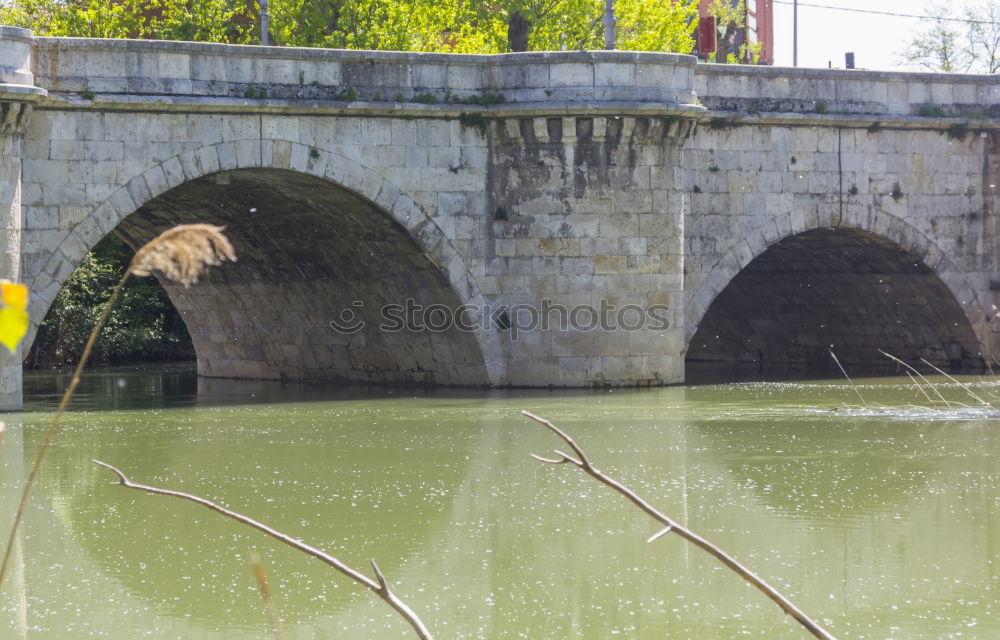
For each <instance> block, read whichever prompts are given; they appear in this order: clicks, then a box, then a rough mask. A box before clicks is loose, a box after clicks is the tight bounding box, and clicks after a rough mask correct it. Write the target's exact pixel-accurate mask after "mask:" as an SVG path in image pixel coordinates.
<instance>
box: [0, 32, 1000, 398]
mask: <svg viewBox="0 0 1000 640" xmlns="http://www.w3.org/2000/svg"><path fill="white" fill-rule="evenodd" d="M0 56H2V57H3V62H2V64H0V81H2V84H0V93H2V95H0V107H2V110H0V145H2V146H3V150H4V153H3V158H5V159H6V160H4V162H3V163H0V194H3V198H4V199H3V203H4V204H3V207H2V208H0V211H2V212H4V213H3V223H2V225H0V230H2V232H3V235H2V240H3V242H2V249H3V251H2V252H0V264H2V269H3V273H2V274H0V275H2V276H3V277H8V278H15V279H19V280H22V281H24V282H26V283H27V284H28V285H29V286H30V288H31V290H32V302H31V305H32V306H31V312H32V317H33V319H34V321H35V322H38V321H40V320H41V318H43V317H44V314H45V311H46V310H47V309H48V307H49V305H50V304H51V302H52V300H53V299H54V298H55V295H56V293H57V292H58V290H59V288H60V287H61V286H62V284H63V282H64V281H65V279H66V278H67V277H68V275H69V273H70V272H71V271H72V269H73V268H74V266H75V265H76V264H78V263H79V261H80V260H81V259H82V257H83V256H84V255H85V253H86V252H87V251H88V250H89V249H90V248H91V247H93V246H94V244H96V243H97V242H98V241H99V240H100V239H101V238H102V237H103V236H104V235H106V234H107V233H117V234H118V235H120V236H122V237H123V238H125V239H126V240H128V241H129V242H131V243H132V244H134V245H135V244H139V243H141V242H143V241H144V240H146V239H148V238H149V237H151V236H152V234H154V233H156V232H157V231H159V230H162V229H164V228H166V227H168V226H171V225H173V224H176V223H178V222H183V221H193V220H195V219H198V220H204V221H214V222H217V223H220V224H225V225H227V227H228V228H229V229H230V233H231V234H232V236H233V238H234V241H235V242H236V244H237V251H238V253H239V254H240V257H241V260H240V262H239V263H238V264H237V265H234V266H230V267H227V268H224V269H220V270H218V271H216V272H213V274H212V276H210V277H209V278H208V279H207V280H206V282H204V283H202V285H200V286H199V287H196V288H192V289H187V290H184V289H175V288H172V287H169V286H168V292H169V293H170V295H171V299H172V300H173V301H174V303H175V304H176V305H177V307H178V308H179V309H180V310H181V312H182V315H183V317H184V318H185V321H186V323H187V325H188V329H189V331H190V332H191V334H192V338H193V340H194V343H195V348H196V351H197V353H198V361H199V365H198V366H199V371H200V372H201V373H202V374H203V375H206V376H223V377H244V378H272V379H333V380H343V381H351V382H378V383H404V384H447V385H463V384H465V385H494V386H593V385H656V384H667V383H675V382H680V381H682V380H684V377H685V359H686V357H687V356H688V355H689V349H688V345H689V343H691V341H692V338H694V337H695V335H696V333H697V332H698V330H699V327H700V326H701V325H702V323H703V321H706V322H707V323H708V324H707V325H706V326H708V327H709V328H708V329H707V330H708V331H716V329H714V328H718V330H719V331H723V332H724V333H725V334H726V335H725V336H723V338H727V337H728V339H731V340H732V341H733V343H732V344H725V343H724V341H722V342H718V343H713V344H714V345H715V346H714V347H713V349H714V350H710V351H705V350H701V351H699V353H701V354H702V355H703V356H705V357H711V358H723V359H726V360H727V361H728V360H739V359H740V358H743V357H745V356H744V355H742V354H745V353H746V351H745V350H740V349H738V348H735V346H734V345H735V343H736V342H742V341H745V340H747V339H751V340H756V341H757V342H759V343H760V344H763V345H769V346H767V347H766V349H763V351H761V352H762V353H763V352H764V351H766V352H767V353H768V356H767V357H768V358H772V359H773V358H778V357H784V358H793V359H794V358H796V357H799V355H801V353H802V352H801V350H800V351H795V349H794V348H792V347H789V344H786V343H785V342H782V339H781V338H782V336H785V335H788V334H789V331H788V327H789V326H790V324H791V325H795V324H796V323H799V324H800V320H801V315H796V314H797V313H800V312H801V310H798V311H796V309H797V307H798V306H801V305H800V304H798V303H794V302H793V303H788V304H787V305H785V307H781V303H780V302H774V303H768V304H772V305H773V306H772V307H767V308H765V309H764V311H765V313H764V317H766V316H767V313H766V312H767V311H768V309H771V310H774V311H775V315H777V316H781V317H783V318H786V320H785V322H786V324H785V325H780V324H777V325H776V324H774V323H773V322H771V323H768V322H758V323H757V324H756V325H755V327H756V328H754V329H753V330H752V331H750V332H749V334H748V332H747V331H746V330H745V329H741V328H740V326H739V323H738V322H737V323H733V322H730V323H729V324H726V323H722V324H720V323H719V321H717V320H713V316H717V315H718V314H719V313H722V314H723V315H731V316H739V315H741V314H743V313H747V312H746V311H745V310H744V309H743V307H746V306H748V305H753V304H757V305H758V307H759V306H760V300H761V299H763V298H765V297H768V296H770V297H768V299H772V298H773V296H771V294H770V293H769V294H768V295H767V296H765V295H764V294H760V295H757V294H754V293H752V292H754V291H760V288H759V286H758V285H752V284H750V285H740V284H739V282H737V281H736V280H735V279H736V278H737V276H738V274H740V273H741V271H744V270H745V269H747V268H748V266H750V265H751V263H753V262H754V261H755V260H756V259H758V258H759V257H761V256H765V258H764V262H763V263H761V264H764V265H765V266H766V268H763V270H762V269H761V268H758V267H760V264H758V266H757V267H754V268H751V270H750V272H748V273H758V272H764V273H775V274H776V275H775V276H774V277H773V278H772V279H773V280H774V282H779V281H780V282H789V283H794V282H798V281H801V280H802V277H801V276H799V275H796V274H797V273H799V271H801V270H803V269H808V270H811V271H810V273H814V272H815V271H816V269H817V268H818V267H817V264H819V263H821V262H823V261H822V260H812V261H809V260H805V259H797V260H799V262H798V264H792V263H791V262H794V260H793V259H792V258H791V257H788V256H796V255H798V256H801V255H804V254H803V252H802V251H798V252H796V251H792V250H789V251H786V252H785V253H781V254H780V255H785V256H786V258H785V259H784V260H776V259H773V255H779V254H770V253H769V252H771V251H772V250H777V249H776V247H779V245H781V243H782V241H784V240H786V239H788V238H795V237H798V236H800V235H801V234H804V233H806V232H810V231H812V230H822V229H831V228H832V229H843V230H850V231H851V232H856V233H864V234H870V235H871V236H872V238H875V239H877V241H874V240H873V241H872V242H862V241H861V240H859V239H858V238H857V237H855V236H853V235H850V234H848V236H845V237H847V238H848V239H847V240H844V239H843V238H842V237H841V236H837V235H834V236H829V237H828V238H827V239H826V240H822V239H821V240H817V241H815V243H807V244H806V245H802V246H808V247H812V248H815V247H825V248H824V249H823V251H825V252H826V253H825V254H823V255H825V256H826V257H827V258H828V259H829V260H828V261H831V262H833V263H838V262H837V260H836V255H837V251H840V250H849V248H850V247H854V248H857V247H862V246H863V247H868V249H865V250H864V251H862V250H860V249H859V250H858V251H860V253H858V254H857V255H860V256H861V258H860V259H861V260H865V261H870V262H872V263H873V264H884V265H890V264H891V265H892V266H891V267H890V266H886V267H885V268H886V270H887V273H888V272H891V275H892V276H893V278H901V279H903V280H904V281H905V282H902V283H901V284H900V286H899V287H898V288H897V289H896V290H897V291H899V292H900V293H899V294H898V295H897V298H906V299H908V300H910V299H918V298H921V296H920V295H918V294H919V292H920V291H922V290H923V289H925V288H929V290H930V291H931V292H932V293H931V298H927V297H926V296H924V297H923V298H921V299H919V300H917V302H915V303H914V305H911V306H910V307H907V308H908V309H910V311H909V314H910V315H918V316H920V318H922V320H921V323H922V324H920V327H922V328H920V329H912V330H911V331H909V333H907V332H899V335H896V336H895V338H894V339H898V340H902V341H904V342H906V341H907V340H909V342H907V344H910V346H913V347H914V349H916V350H917V351H921V350H922V351H921V352H922V353H923V352H926V353H927V354H929V355H930V357H933V358H936V359H937V360H938V361H939V362H944V361H946V360H947V361H948V362H951V361H952V360H954V359H955V358H954V357H953V356H954V355H955V349H956V347H954V344H957V345H958V349H959V352H958V355H959V357H958V360H959V361H961V362H964V363H965V366H971V363H974V362H976V361H977V357H980V355H981V354H982V353H985V352H986V351H988V349H989V344H990V337H991V335H992V334H991V321H990V319H989V318H990V317H991V316H990V309H991V305H992V304H994V303H996V302H997V301H996V294H995V290H996V289H997V288H998V287H997V285H995V283H996V281H997V280H998V279H1000V278H998V277H997V276H996V275H995V272H996V255H997V251H996V247H995V246H994V243H995V240H994V239H995V238H996V218H995V213H994V210H995V201H994V197H995V196H994V191H995V185H996V184H997V180H998V179H1000V176H998V175H997V171H998V170H997V167H998V162H997V161H996V157H997V144H996V140H997V135H998V134H997V129H998V126H997V125H998V122H997V121H995V120H994V119H993V110H994V105H995V104H996V103H997V91H996V80H995V78H993V77H979V76H935V75H919V74H877V73H866V72H854V73H845V72H837V71H827V70H823V71H816V70H801V69H796V70H790V69H774V68H760V67H731V66H726V65H698V64H697V63H696V61H695V60H694V59H693V58H690V57H687V56H679V55H670V54H651V53H628V52H559V53H527V54H506V55H499V56H464V55H444V54H415V53H393V52H370V51H329V50H318V49H306V50H303V49H286V48H277V47H246V46H229V45H212V44H199V43H179V42H149V41H130V40H87V39H62V38H37V37H33V36H32V35H31V33H30V32H27V31H24V30H21V29H13V28H0ZM827 240H829V241H827ZM795 246H798V245H795ZM830 247H833V248H832V249H831V248H830ZM793 249H794V246H793ZM866 251H868V252H869V253H866ZM813 253H815V252H813ZM805 254H810V252H809V251H806V252H805ZM768 255H771V256H772V257H771V258H767V257H766V256H768ZM890 257H891V258H893V259H895V260H897V262H892V260H890ZM901 260H910V261H915V262H917V263H919V264H920V265H921V269H922V270H921V271H920V279H918V280H914V279H912V278H910V276H908V275H906V274H907V272H906V270H905V269H901V267H900V264H901V263H900V262H899V261H901ZM790 261H791V262H790ZM776 265H783V266H781V267H780V268H779V267H778V266H776ZM810 265H811V266H810ZM755 269H756V271H755ZM855 275H856V274H855ZM860 277H867V276H860ZM876 277H877V274H876ZM845 278H847V275H846V272H845V273H840V274H832V275H831V274H827V275H826V276H824V278H818V279H816V282H817V283H819V282H822V283H824V284H823V287H825V288H824V291H826V292H828V295H823V296H822V299H823V300H825V301H828V302H831V305H832V306H831V307H830V310H829V311H825V312H824V313H825V314H827V315H828V316H829V318H830V319H831V321H833V320H836V319H838V318H839V319H840V320H836V321H837V322H839V323H840V325H838V326H839V328H838V329H837V331H841V330H843V331H841V333H839V334H838V333H837V332H836V331H834V332H833V335H841V334H842V333H844V331H848V329H846V328H845V327H847V326H848V325H847V324H844V323H845V322H847V321H846V320H843V318H846V317H853V318H857V317H859V316H858V315H857V314H858V313H869V314H871V315H870V317H871V318H872V320H871V322H870V323H868V325H877V324H879V323H881V322H884V321H885V319H886V318H888V317H889V316H888V315H886V314H887V313H888V312H887V311H886V310H885V309H880V308H879V307H878V305H875V304H874V303H873V302H871V301H873V300H875V299H877V298H878V296H877V295H875V293H876V292H877V291H876V290H875V289H871V290H870V291H869V290H867V289H866V291H868V293H866V294H865V295H863V296H858V297H852V294H851V291H852V290H854V289H855V287H851V286H849V282H850V280H849V279H845ZM908 278H909V279H908ZM765 280H767V277H766V276H765ZM751 281H753V278H750V279H749V280H746V282H751ZM757 281H760V278H758V279H757ZM918 281H919V282H922V283H929V284H927V287H917V286H915V285H914V283H915V282H918ZM731 283H736V284H734V286H736V287H737V289H736V290H733V291H730V293H729V294H726V295H725V296H723V295H722V294H723V292H724V291H725V290H726V289H727V287H728V286H729V285H730V284H731ZM931 285H933V286H931ZM783 286H784V285H783ZM791 286H792V285H791V284H789V285H787V286H784V288H781V287H779V290H780V291H784V292H785V293H781V294H780V295H779V296H778V297H779V298H782V299H785V300H796V299H798V298H795V297H794V296H792V294H791V293H788V292H787V291H790V290H789V289H788V287H791ZM740 287H743V288H742V289H741V288H740ZM755 287H757V288H755ZM748 292H749V293H748ZM829 292H834V294H829ZM719 300H722V301H723V302H720V303H719V304H716V303H717V301H719ZM725 300H730V303H726V302H725ZM733 301H736V302H733ZM727 305H728V306H727ZM921 305H923V308H925V309H930V308H931V307H934V308H937V309H940V308H941V307H942V305H943V306H947V307H948V311H947V313H945V312H941V313H937V312H934V313H931V312H930V311H927V312H926V313H922V312H921V311H920V308H921ZM397 306H398V308H399V313H402V317H403V319H404V320H405V322H403V323H402V324H401V325H397V324H394V323H393V320H395V319H396V318H397V316H396V315H395V314H396V312H397ZM713 306H714V308H715V309H716V311H712V309H713ZM418 307H419V310H418V309H417V308H418ZM834 307H835V309H834ZM718 309H727V310H728V311H724V312H720V311H718ZM781 309H784V310H781ZM845 309H848V310H851V309H853V310H854V311H851V312H850V313H849V312H848V311H845ZM758 310H759V309H758ZM779 311H780V313H779ZM855 311H856V313H855ZM793 312H794V313H793ZM407 314H409V315H407ZM448 314H451V316H450V318H449V317H446V316H448ZM852 314H853V315H852ZM893 317H894V318H896V317H897V316H893ZM706 318H707V320H706ZM942 318H946V320H942ZM353 321H357V322H360V324H361V326H360V327H359V328H357V329H356V330H353V331H350V330H348V329H351V328H352V327H353V326H354V325H352V324H351V322H353ZM331 322H334V323H336V322H342V323H346V324H345V325H344V326H340V327H339V328H337V327H335V326H333V325H331ZM942 322H950V323H952V324H955V323H958V324H959V325H961V329H962V330H961V331H958V332H951V333H948V332H941V333H942V335H943V334H945V333H947V335H948V336H950V337H949V338H948V340H947V341H948V344H949V345H952V346H947V345H944V344H938V343H933V340H931V339H930V338H928V335H931V334H933V333H934V330H933V328H934V327H935V326H937V324H940V323H942ZM787 323H790V324H787ZM936 323H937V324H936ZM863 324H864V323H861V325H863ZM346 325H350V326H346ZM861 325H859V324H857V323H855V324H853V325H851V327H855V328H851V329H850V330H849V331H848V332H851V331H855V329H856V327H857V326H861ZM713 327H714V328H713ZM745 334H748V335H745ZM796 335H797V334H796ZM894 335H895V334H894ZM908 335H909V336H919V337H913V339H912V340H911V339H910V338H907V336H908ZM29 340H30V337H29ZM799 342H801V343H803V344H805V343H809V344H812V343H813V342H815V340H814V336H806V337H803V338H802V339H801V340H799ZM932 343H933V344H932ZM704 344H708V343H707V342H706V343H704ZM793 346H794V345H793ZM789 349H791V351H789ZM691 353H692V354H693V353H694V352H693V351H692V352H691ZM706 354H708V355H706ZM949 354H950V355H949ZM980 361H981V360H980ZM19 372H20V368H19V366H18V363H17V360H16V359H15V358H8V359H7V360H5V361H2V362H0V400H2V402H3V405H4V406H5V407H7V408H12V407H16V406H18V404H19V402H20V377H19V375H20V373H19Z"/></svg>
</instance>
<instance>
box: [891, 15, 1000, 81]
mask: <svg viewBox="0 0 1000 640" xmlns="http://www.w3.org/2000/svg"><path fill="white" fill-rule="evenodd" d="M927 16H928V17H927V24H926V26H925V27H924V29H923V30H922V31H921V32H920V33H918V34H917V35H916V36H914V37H913V39H912V40H910V43H909V45H908V46H907V48H906V50H904V51H903V53H902V57H903V60H904V61H905V62H908V63H910V64H913V65H917V66H919V67H922V68H924V69H927V70H930V71H943V72H945V73H996V72H997V71H1000V2H996V1H991V2H983V3H980V4H976V5H967V6H966V7H965V8H964V9H963V10H962V11H961V12H956V11H955V9H954V7H953V6H952V5H951V4H937V5H933V6H931V7H930V8H928V10H927Z"/></svg>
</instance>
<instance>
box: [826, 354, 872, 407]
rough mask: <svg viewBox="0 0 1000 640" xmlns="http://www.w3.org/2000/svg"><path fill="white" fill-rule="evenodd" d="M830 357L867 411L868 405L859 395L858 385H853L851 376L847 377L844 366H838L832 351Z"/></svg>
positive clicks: (835, 355) (838, 361)
mask: <svg viewBox="0 0 1000 640" xmlns="http://www.w3.org/2000/svg"><path fill="white" fill-rule="evenodd" d="M830 357H831V358H833V361H834V362H836V363H837V367H838V368H839V369H840V372H841V373H842V374H844V377H845V378H847V384H849V385H851V388H852V389H854V393H856V394H858V400H860V401H861V406H862V407H864V408H866V409H867V408H868V403H867V402H865V399H864V397H863V396H862V395H861V391H860V390H859V389H858V385H856V384H854V380H851V376H849V375H847V371H846V370H845V369H844V366H843V365H841V364H840V360H839V359H838V358H837V354H836V353H834V352H833V349H830Z"/></svg>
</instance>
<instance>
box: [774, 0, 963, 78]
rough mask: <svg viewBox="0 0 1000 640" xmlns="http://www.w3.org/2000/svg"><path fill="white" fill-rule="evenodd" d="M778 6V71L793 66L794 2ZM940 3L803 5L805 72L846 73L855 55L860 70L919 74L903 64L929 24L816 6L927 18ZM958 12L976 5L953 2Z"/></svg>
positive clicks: (805, 0) (847, 0)
mask: <svg viewBox="0 0 1000 640" xmlns="http://www.w3.org/2000/svg"><path fill="white" fill-rule="evenodd" d="M773 1H774V40H775V43H774V49H775V60H774V64H775V65H776V66H788V67H790V66H792V13H793V10H792V1H793V0H773ZM933 3H934V0H799V11H798V13H799V19H798V22H799V66H800V67H823V68H825V67H827V66H829V65H830V64H831V63H832V65H833V66H834V67H840V68H843V67H844V53H845V52H847V51H853V52H854V60H855V65H856V66H857V67H858V68H864V69H881V70H902V71H917V70H919V69H917V68H915V67H907V66H906V64H905V63H904V62H903V61H902V60H901V59H900V58H901V55H900V54H901V52H902V51H903V50H904V49H905V48H906V45H907V43H908V42H909V41H910V39H911V38H912V37H913V36H914V35H915V34H917V33H919V32H920V30H921V28H923V27H926V26H927V25H928V24H929V22H928V21H926V20H919V19H914V18H904V17H898V16H884V15H875V14H869V13H857V12H851V11H838V10H833V9H820V8H817V7H816V6H807V5H823V6H829V7H841V8H848V9H863V10H866V11H884V12H888V13H903V14H910V15H920V16H922V15H926V12H927V10H928V9H929V7H930V6H931V5H932V4H933ZM949 4H951V5H952V6H953V7H955V8H956V9H959V8H961V7H964V6H966V5H969V4H970V0H949Z"/></svg>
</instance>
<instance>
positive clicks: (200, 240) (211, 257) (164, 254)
mask: <svg viewBox="0 0 1000 640" xmlns="http://www.w3.org/2000/svg"><path fill="white" fill-rule="evenodd" d="M223 230H224V227H217V226H215V225H211V224H182V225H179V226H176V227H174V228H173V229H170V230H168V231H164V232H163V233H161V234H160V235H159V236H158V237H157V238H156V239H155V240H153V241H152V242H150V243H149V244H147V245H145V246H144V247H142V248H141V249H139V250H138V251H136V252H135V257H134V258H132V263H131V264H130V265H129V270H130V271H131V272H132V273H134V274H135V275H137V276H151V275H153V273H154V272H158V273H160V274H161V275H163V276H164V277H166V278H167V279H168V280H173V281H174V282H179V283H180V284H182V285H184V286H185V287H189V286H191V285H192V284H194V283H195V282H198V278H199V277H201V274H202V273H203V272H204V271H205V270H206V269H207V268H208V267H214V266H216V265H220V264H222V263H223V262H224V261H226V260H230V261H232V262H236V253H235V252H234V251H233V245H232V244H230V242H229V239H228V238H226V236H224V235H222V231H223Z"/></svg>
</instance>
